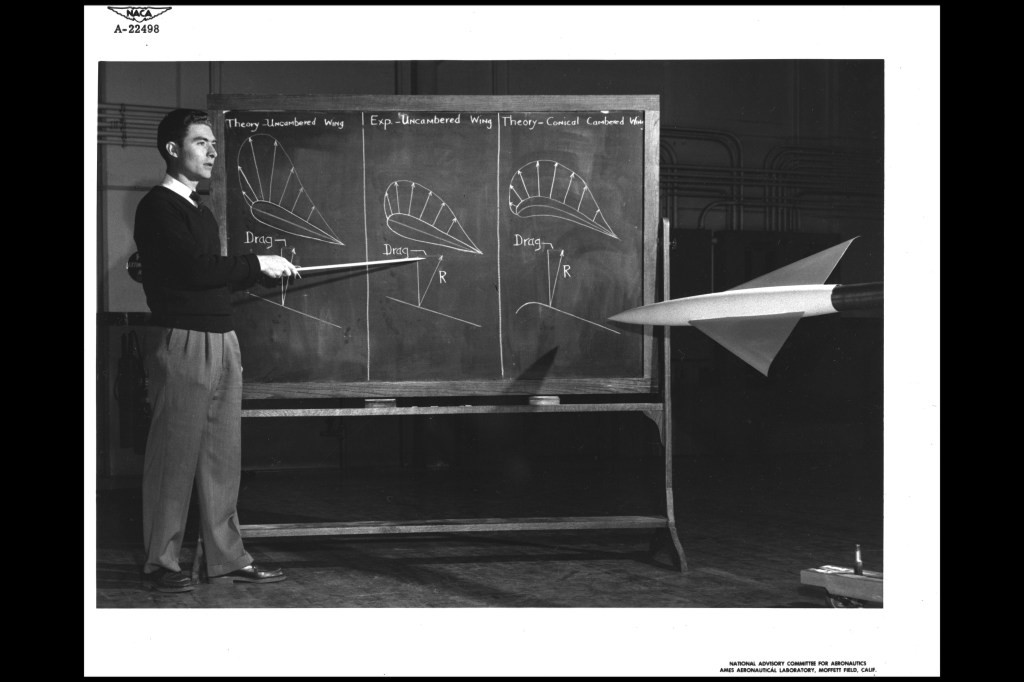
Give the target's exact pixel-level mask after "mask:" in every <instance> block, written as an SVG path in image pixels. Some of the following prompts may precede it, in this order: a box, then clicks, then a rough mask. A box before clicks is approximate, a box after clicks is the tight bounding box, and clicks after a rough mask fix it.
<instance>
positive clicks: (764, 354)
mask: <svg viewBox="0 0 1024 682" xmlns="http://www.w3.org/2000/svg"><path fill="white" fill-rule="evenodd" d="M854 239H856V237H855V238H854ZM852 242H853V239H850V240H848V241H845V242H843V243H842V244H837V245H836V246H833V247H831V248H829V249H825V250H824V251H821V252H820V253H816V254H814V255H813V256H808V257H807V258H804V259H803V260H799V261H797V262H795V263H791V264H790V265H787V266H785V267H783V268H779V269H778V270H775V271H773V272H770V273H768V274H766V275H762V276H761V277H758V278H756V279H752V280H750V281H749V282H746V283H745V284H741V285H739V286H737V287H734V288H732V289H729V290H728V291H722V292H718V293H713V294H703V295H700V296H689V297H686V298H676V299H672V300H671V301H662V302H660V303H652V304H650V305H645V306H640V307H639V308H633V309H631V310H626V311H623V312H621V313H619V314H617V315H613V316H612V317H610V318H608V319H609V320H611V321H613V322H624V323H627V324H646V325H656V326H690V327H696V328H697V329H699V330H700V331H702V332H703V333H705V334H707V335H708V336H710V337H711V338H712V339H714V340H715V341H717V342H718V343H720V344H721V345H723V346H724V347H725V348H727V349H728V350H729V351H730V352H732V353H734V354H735V355H737V356H738V357H739V358H740V359H741V360H743V361H744V362H746V363H747V364H749V365H751V366H752V367H754V368H755V369H756V370H757V371H759V372H761V374H764V375H765V376H767V375H768V368H769V367H770V366H771V363H772V361H773V360H774V359H775V356H776V355H777V354H778V352H779V350H780V349H781V348H782V345H783V344H784V343H785V342H786V339H787V338H789V335H790V333H791V332H792V331H793V328H794V327H796V323H797V322H799V321H800V319H801V318H803V317H811V316H814V315H828V314H830V313H836V312H839V311H840V310H852V309H862V308H877V307H881V305H882V300H883V293H882V283H881V282H876V283H872V284H854V285H845V286H844V285H841V284H823V282H824V281H825V280H826V279H828V276H829V275H830V274H831V273H832V270H834V269H835V267H836V265H837V264H838V263H839V260H840V259H841V258H842V257H843V254H845V253H846V249H847V248H849V246H850V244H851V243H852Z"/></svg>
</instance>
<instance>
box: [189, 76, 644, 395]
mask: <svg viewBox="0 0 1024 682" xmlns="http://www.w3.org/2000/svg"><path fill="white" fill-rule="evenodd" d="M659 106H660V104H659V97H658V96H657V95H619V96H548V95H538V96H461V95H460V96H455V95H452V96H447V95H443V96H415V95H408V96H383V95H381V96H378V95H359V96H349V95H247V94H238V95H210V96H209V97H208V108H209V110H210V115H211V118H212V120H213V129H214V133H215V135H216V136H217V137H218V139H219V140H223V139H224V133H225V117H224V113H225V112H227V111H244V112H287V111H306V110H313V111H321V110H323V111H338V112H369V111H416V112H432V111H461V112H465V113H467V114H469V113H474V112H485V113H494V112H499V111H501V112H545V111H551V112H556V111H557V112H575V111H580V112H594V111H601V110H628V111H643V114H644V125H643V136H642V137H643V149H642V154H643V179H642V186H643V197H642V206H643V209H642V212H643V218H642V220H643V237H642V239H643V247H642V250H643V253H642V262H643V274H642V289H643V292H642V303H643V304H646V303H651V302H654V301H655V300H656V299H655V296H656V292H655V286H656V284H655V272H656V268H657V261H658V253H657V241H658V219H659V216H658V213H659V203H658V174H659V124H660V110H659ZM225 157H226V155H223V154H222V155H221V156H218V158H217V160H216V167H215V171H214V176H213V180H212V182H211V196H210V201H209V205H210V207H211V209H212V210H213V212H214V214H215V215H216V216H217V219H218V222H219V224H220V229H221V245H222V253H223V254H225V255H226V254H227V253H228V236H227V235H228V215H227V201H226V193H227V173H226V172H225V170H226V169H225V160H226V159H225ZM404 267H409V266H404ZM631 333H635V334H641V333H642V335H643V339H642V351H641V353H642V358H641V361H640V366H641V368H642V369H641V371H640V372H637V375H636V376H626V377H616V376H612V377H600V376H597V377H578V378H573V377H546V378H542V379H533V378H516V379H508V378H503V379H500V380H498V379H495V380H491V379H484V380H464V379H459V378H455V379H453V380H444V381H435V380H429V381H404V380H403V381H376V380H367V381H352V382H339V381H334V380H330V381H321V380H317V379H316V378H313V379H311V380H308V381H301V382H274V383H262V382H258V381H250V380H247V381H246V383H245V387H244V394H243V395H244V398H245V399H247V400H253V399H318V398H374V397H377V398H404V397H423V396H508V395H573V394H578V395H601V394H606V395H607V394H612V395H616V394H651V393H656V392H658V391H659V390H660V383H661V382H660V381H659V377H658V376H657V372H656V367H657V364H658V363H657V358H656V352H655V337H654V334H653V331H652V329H651V328H649V327H645V328H643V331H642V332H641V331H640V330H638V329H637V330H634V331H632V332H631ZM243 353H244V349H243Z"/></svg>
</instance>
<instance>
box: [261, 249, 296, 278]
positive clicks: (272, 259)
mask: <svg viewBox="0 0 1024 682" xmlns="http://www.w3.org/2000/svg"><path fill="white" fill-rule="evenodd" d="M256 257H257V258H259V259H260V274H262V275H265V276H267V277H271V278H273V279H281V278H282V277H301V276H300V275H299V271H298V270H297V269H296V268H295V266H294V265H293V264H292V262H291V261H290V260H288V259H287V258H282V257H281V256H259V255H258V256H256Z"/></svg>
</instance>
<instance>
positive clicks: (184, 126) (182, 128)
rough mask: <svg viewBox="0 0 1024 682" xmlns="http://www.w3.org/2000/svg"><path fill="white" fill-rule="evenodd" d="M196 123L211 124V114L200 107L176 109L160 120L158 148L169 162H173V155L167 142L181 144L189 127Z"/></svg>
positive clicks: (157, 137)
mask: <svg viewBox="0 0 1024 682" xmlns="http://www.w3.org/2000/svg"><path fill="white" fill-rule="evenodd" d="M194 123H198V124H205V125H210V115H209V114H207V113H206V112H205V111H202V110H200V109H175V110H174V111H172V112H171V113H169V114H167V115H166V116H164V119H163V120H162V121H160V125H159V126H158V127H157V129H156V148H157V150H158V151H159V152H160V156H162V157H164V161H166V162H167V163H168V164H170V163H171V156H170V155H169V154H168V153H167V143H168V142H177V143H178V144H181V143H182V142H183V141H184V140H185V135H186V134H187V133H188V127H189V126H190V125H192V124H194Z"/></svg>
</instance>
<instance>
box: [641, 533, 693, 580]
mask: <svg viewBox="0 0 1024 682" xmlns="http://www.w3.org/2000/svg"><path fill="white" fill-rule="evenodd" d="M648 552H649V554H650V557H651V560H652V561H654V562H655V563H659V564H669V565H671V566H672V567H673V568H676V569H678V570H680V571H686V570H687V569H688V567H687V565H686V554H685V553H684V552H683V546H682V544H680V542H679V537H678V536H677V535H676V529H675V527H674V526H673V527H670V528H658V529H656V530H655V531H654V535H653V536H652V537H651V544H650V546H649V547H648Z"/></svg>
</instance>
